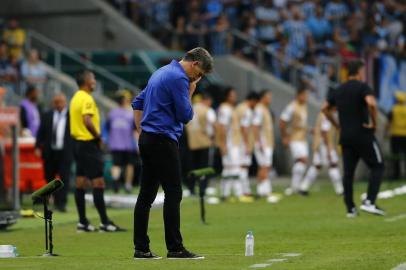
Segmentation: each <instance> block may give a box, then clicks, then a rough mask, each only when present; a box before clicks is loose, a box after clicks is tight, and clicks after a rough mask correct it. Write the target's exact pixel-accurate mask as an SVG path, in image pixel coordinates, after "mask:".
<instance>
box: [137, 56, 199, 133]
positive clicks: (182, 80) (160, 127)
mask: <svg viewBox="0 0 406 270" xmlns="http://www.w3.org/2000/svg"><path fill="white" fill-rule="evenodd" d="M131 105H132V107H133V109H134V110H138V111H143V115H142V119H141V129H142V130H143V131H146V132H150V133H155V134H161V135H164V136H167V137H169V138H171V139H172V140H175V141H178V139H179V137H180V136H181V135H182V132H183V124H186V123H188V122H189V121H190V120H192V118H193V109H192V105H191V103H190V98H189V78H188V77H187V76H186V73H185V71H184V69H183V68H182V66H181V65H180V64H179V62H177V61H175V60H172V62H171V63H170V64H168V65H166V66H163V67H161V68H160V69H158V70H157V71H155V72H154V74H152V76H151V78H150V79H149V81H148V84H147V86H146V87H145V88H144V90H143V91H142V92H141V93H140V94H139V95H138V96H137V97H136V98H135V99H134V100H133V102H132V104H131Z"/></svg>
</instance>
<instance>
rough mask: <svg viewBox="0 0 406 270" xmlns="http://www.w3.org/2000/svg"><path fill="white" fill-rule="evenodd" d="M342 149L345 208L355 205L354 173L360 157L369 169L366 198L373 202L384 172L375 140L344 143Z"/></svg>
mask: <svg viewBox="0 0 406 270" xmlns="http://www.w3.org/2000/svg"><path fill="white" fill-rule="evenodd" d="M342 150H343V165H344V175H343V185H344V202H345V205H346V206H347V210H348V211H350V210H351V209H352V208H353V207H355V203H354V199H353V182H354V173H355V169H356V167H357V164H358V161H359V160H360V159H362V160H363V161H364V162H365V163H366V164H367V166H368V168H369V170H370V176H369V183H368V191H367V199H368V200H370V201H371V203H375V200H376V197H377V195H378V192H379V187H380V185H381V181H382V176H383V172H384V163H383V157H382V152H381V149H380V147H379V145H378V143H377V141H376V140H374V141H372V142H367V143H359V144H345V145H342Z"/></svg>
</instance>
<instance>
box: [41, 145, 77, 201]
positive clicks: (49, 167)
mask: <svg viewBox="0 0 406 270" xmlns="http://www.w3.org/2000/svg"><path fill="white" fill-rule="evenodd" d="M71 165H72V160H71V159H69V158H67V157H66V156H65V155H64V152H63V150H51V151H50V152H49V153H48V155H47V157H46V158H45V159H44V169H45V178H46V180H47V181H48V182H49V181H52V180H53V179H54V178H55V177H56V176H59V177H60V178H61V180H62V182H63V183H64V186H63V188H62V189H60V190H58V191H57V192H55V194H54V202H55V206H56V207H60V208H64V207H65V206H66V203H67V197H68V191H69V181H70V173H71Z"/></svg>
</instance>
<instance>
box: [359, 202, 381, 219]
mask: <svg viewBox="0 0 406 270" xmlns="http://www.w3.org/2000/svg"><path fill="white" fill-rule="evenodd" d="M360 209H361V210H362V211H364V212H367V213H370V214H374V215H378V216H384V215H385V211H384V210H382V209H380V208H379V207H378V206H376V205H375V204H372V203H371V201H370V200H365V201H364V202H363V203H362V205H361V206H360Z"/></svg>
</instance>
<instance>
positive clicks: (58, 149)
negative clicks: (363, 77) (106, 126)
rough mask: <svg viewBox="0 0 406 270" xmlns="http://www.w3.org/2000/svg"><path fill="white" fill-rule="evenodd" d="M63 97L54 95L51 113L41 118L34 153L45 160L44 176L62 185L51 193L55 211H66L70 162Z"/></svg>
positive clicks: (67, 123)
mask: <svg viewBox="0 0 406 270" xmlns="http://www.w3.org/2000/svg"><path fill="white" fill-rule="evenodd" d="M66 104H67V103H66V96H65V95H63V94H56V95H55V96H54V97H53V99H52V107H53V109H51V110H50V111H48V112H46V113H45V114H44V115H43V118H42V121H41V125H40V127H39V130H38V134H37V140H36V143H35V148H36V154H37V155H41V156H42V159H43V161H44V169H45V177H46V179H47V181H51V180H53V179H54V178H55V177H56V176H57V175H58V176H59V177H60V179H61V180H62V181H63V183H64V184H65V185H64V187H63V188H62V189H61V190H59V191H57V192H56V193H55V194H54V203H55V208H56V210H58V211H60V212H66V203H67V194H68V190H69V180H70V173H71V165H72V160H73V152H72V148H73V147H72V139H71V136H70V125H69V113H68V109H67V106H66Z"/></svg>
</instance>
